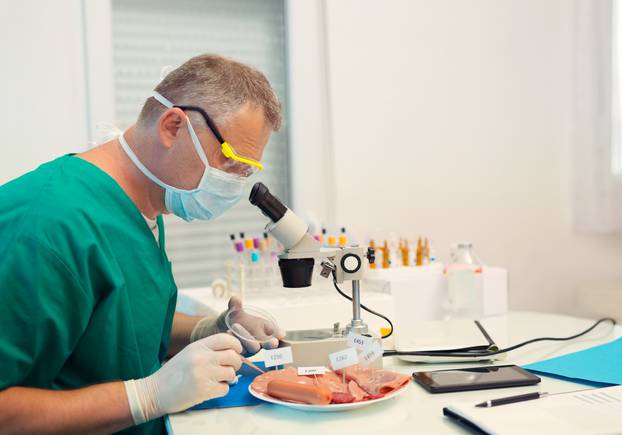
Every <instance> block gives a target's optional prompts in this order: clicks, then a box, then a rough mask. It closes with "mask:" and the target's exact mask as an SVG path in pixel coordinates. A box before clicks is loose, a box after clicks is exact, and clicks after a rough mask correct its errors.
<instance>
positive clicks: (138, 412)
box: [125, 334, 242, 424]
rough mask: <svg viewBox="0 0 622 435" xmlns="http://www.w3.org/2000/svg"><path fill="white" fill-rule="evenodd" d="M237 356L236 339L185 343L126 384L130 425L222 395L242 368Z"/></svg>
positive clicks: (223, 336)
mask: <svg viewBox="0 0 622 435" xmlns="http://www.w3.org/2000/svg"><path fill="white" fill-rule="evenodd" d="M240 353H242V345H241V344H240V341H239V340H238V339H237V338H235V337H233V336H231V335H229V334H216V335H212V336H210V337H207V338H203V339H201V340H198V341H195V342H194V343H191V344H189V345H188V346H186V347H185V348H184V349H183V350H182V351H181V352H179V353H178V354H177V355H175V356H174V357H173V358H171V359H170V360H169V361H168V362H167V363H166V364H164V365H163V366H162V367H161V368H160V370H158V371H157V372H155V373H154V374H152V375H151V376H147V377H146V378H143V379H136V380H130V381H126V382H125V391H126V393H127V398H128V402H129V404H130V410H131V412H132V418H133V419H134V423H135V424H141V423H144V422H145V421H149V420H151V419H154V418H157V417H160V416H162V415H165V414H170V413H173V412H179V411H183V410H185V409H187V408H189V407H191V406H194V405H196V404H198V403H201V402H203V401H205V400H208V399H213V398H215V397H222V396H225V395H226V394H227V393H228V392H229V385H228V382H233V381H234V380H235V379H236V374H235V372H236V370H239V368H240V366H241V365H242V359H241V357H240Z"/></svg>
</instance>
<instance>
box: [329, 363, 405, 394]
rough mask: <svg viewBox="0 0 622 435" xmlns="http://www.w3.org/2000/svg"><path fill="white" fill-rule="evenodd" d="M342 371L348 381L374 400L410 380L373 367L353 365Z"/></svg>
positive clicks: (398, 374)
mask: <svg viewBox="0 0 622 435" xmlns="http://www.w3.org/2000/svg"><path fill="white" fill-rule="evenodd" d="M344 370H345V372H346V379H347V380H348V381H354V382H356V383H357V385H358V386H359V387H361V388H362V389H363V390H365V392H366V393H367V394H369V395H371V396H374V398H375V397H382V396H384V395H385V394H388V393H390V392H392V391H395V390H397V389H398V388H400V387H401V386H402V385H404V384H407V383H408V382H409V381H410V380H411V377H410V376H408V375H403V374H401V373H397V372H392V371H390V370H384V369H379V368H375V367H361V366H359V365H355V366H352V367H348V368H346V369H344ZM337 373H338V374H341V370H338V371H337Z"/></svg>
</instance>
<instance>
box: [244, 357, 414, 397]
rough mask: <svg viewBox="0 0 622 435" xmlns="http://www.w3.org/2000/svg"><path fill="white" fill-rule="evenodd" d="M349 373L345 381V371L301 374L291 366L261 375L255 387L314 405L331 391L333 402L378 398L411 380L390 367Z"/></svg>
mask: <svg viewBox="0 0 622 435" xmlns="http://www.w3.org/2000/svg"><path fill="white" fill-rule="evenodd" d="M345 376H346V383H345V384H344V383H343V382H342V372H341V371H337V372H333V371H330V370H329V371H327V372H326V373H325V374H323V375H308V376H299V375H298V370H297V369H296V368H293V367H289V368H287V369H284V370H272V371H269V372H266V373H264V374H262V375H259V376H257V377H256V378H255V380H254V381H253V383H252V384H251V388H252V389H253V390H254V391H256V392H258V393H261V394H267V395H270V396H272V397H275V398H277V399H281V400H287V401H290V402H298V403H312V404H321V403H324V402H325V401H326V400H327V399H326V397H327V396H326V394H327V393H326V392H328V394H330V399H329V402H330V403H335V404H336V403H351V402H361V401H363V400H373V399H377V398H380V397H383V396H384V395H385V394H388V393H390V392H391V391H394V390H396V389H398V388H400V387H401V386H403V385H404V384H406V383H407V382H409V381H410V379H411V377H410V376H407V375H402V374H400V373H396V372H392V371H389V370H383V369H377V368H366V367H359V366H352V367H348V368H347V369H345ZM276 381H279V382H276ZM271 386H272V387H271Z"/></svg>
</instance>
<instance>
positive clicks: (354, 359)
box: [328, 347, 359, 370]
mask: <svg viewBox="0 0 622 435" xmlns="http://www.w3.org/2000/svg"><path fill="white" fill-rule="evenodd" d="M328 358H329V359H330V364H331V366H333V369H334V370H338V369H342V368H344V367H350V366H353V365H354V364H358V362H359V358H358V355H357V353H356V349H355V348H353V347H350V348H348V349H345V350H341V351H339V352H334V353H331V354H329V355H328Z"/></svg>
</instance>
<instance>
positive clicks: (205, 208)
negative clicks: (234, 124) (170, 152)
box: [119, 92, 246, 221]
mask: <svg viewBox="0 0 622 435" xmlns="http://www.w3.org/2000/svg"><path fill="white" fill-rule="evenodd" d="M153 96H154V97H155V98H156V99H157V100H158V101H159V102H160V103H162V104H163V105H165V106H166V107H169V108H171V107H173V104H172V103H171V102H170V101H169V100H167V99H166V98H164V97H163V96H162V95H160V94H158V93H157V92H154V95H153ZM186 122H187V123H188V132H189V133H190V138H191V139H192V143H193V144H194V148H195V149H196V152H197V154H198V155H199V158H200V159H201V161H202V162H203V164H204V165H205V170H204V171H203V176H202V177H201V181H199V184H198V185H197V187H196V188H194V189H192V190H184V189H178V188H176V187H173V186H170V185H168V184H166V183H165V182H163V181H162V180H160V179H159V178H158V177H156V176H155V175H154V174H153V173H152V172H151V171H150V170H149V169H147V168H146V167H145V165H143V164H142V163H141V162H140V160H138V157H137V156H136V154H134V152H133V151H132V149H131V148H130V147H129V145H128V143H127V141H126V140H125V137H123V135H122V134H121V135H120V136H119V143H121V147H122V148H123V150H124V151H125V153H126V154H127V156H128V157H129V158H130V160H131V161H132V162H133V163H134V165H136V167H137V168H138V169H139V170H140V171H141V172H142V173H143V174H144V175H145V176H146V177H147V178H149V179H150V180H151V181H153V182H154V183H155V184H157V185H158V186H160V187H162V188H163V189H164V203H165V205H166V209H167V210H168V211H169V212H171V213H173V214H174V215H176V216H178V217H180V218H182V219H183V220H185V221H191V220H194V219H199V220H210V219H214V218H216V217H218V216H220V215H221V214H223V213H224V212H225V211H227V210H228V209H230V208H231V207H233V206H234V205H235V204H237V202H238V201H239V200H240V198H241V197H242V195H243V193H244V187H245V185H246V177H243V176H241V175H237V174H229V173H227V172H225V171H221V170H220V169H216V168H213V167H211V166H210V165H209V162H208V161H207V156H206V155H205V152H204V151H203V148H202V147H201V143H200V142H199V138H198V136H197V135H196V133H195V131H194V129H193V128H192V125H191V124H190V119H189V118H186Z"/></svg>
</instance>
